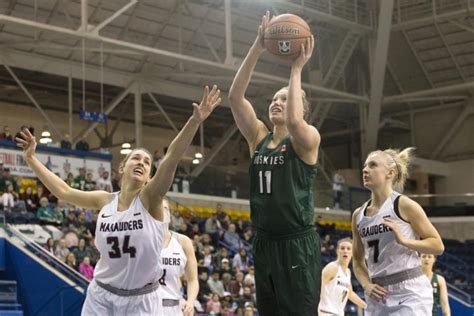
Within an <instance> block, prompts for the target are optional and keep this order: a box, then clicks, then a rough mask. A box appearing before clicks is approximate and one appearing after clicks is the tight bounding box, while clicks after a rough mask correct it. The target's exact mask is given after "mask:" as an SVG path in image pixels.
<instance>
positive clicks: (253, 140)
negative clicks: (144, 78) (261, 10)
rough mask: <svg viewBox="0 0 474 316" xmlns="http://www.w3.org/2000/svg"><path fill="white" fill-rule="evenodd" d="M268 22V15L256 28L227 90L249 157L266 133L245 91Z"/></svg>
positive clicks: (261, 50)
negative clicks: (253, 36) (246, 51)
mask: <svg viewBox="0 0 474 316" xmlns="http://www.w3.org/2000/svg"><path fill="white" fill-rule="evenodd" d="M269 21H270V13H269V12H268V11H267V13H266V14H265V15H264V16H263V18H262V24H260V26H259V28H258V36H257V38H256V39H255V42H254V43H253V45H252V47H251V48H250V50H249V52H248V53H247V56H246V57H245V59H244V61H243V62H242V65H241V66H240V68H239V70H238V71H237V74H236V75H235V78H234V81H233V82H232V86H231V87H230V90H229V104H230V109H231V110H232V115H233V116H234V119H235V122H236V124H237V127H238V128H239V130H240V132H241V133H242V135H243V136H244V137H245V139H246V140H247V143H248V144H249V147H250V155H252V154H253V151H254V149H255V147H256V146H257V144H258V143H259V142H260V141H261V140H262V139H263V138H264V137H265V135H266V133H267V132H268V130H267V128H266V126H265V124H263V122H262V121H260V120H259V119H257V115H256V114H255V111H254V109H253V106H252V104H251V103H250V102H249V100H247V99H246V98H245V91H246V90H247V87H248V85H249V82H250V78H251V77H252V73H253V70H254V68H255V65H256V64H257V61H258V58H259V57H260V55H261V54H262V53H263V52H264V50H265V48H264V46H263V34H264V32H265V28H266V27H267V25H268V22H269Z"/></svg>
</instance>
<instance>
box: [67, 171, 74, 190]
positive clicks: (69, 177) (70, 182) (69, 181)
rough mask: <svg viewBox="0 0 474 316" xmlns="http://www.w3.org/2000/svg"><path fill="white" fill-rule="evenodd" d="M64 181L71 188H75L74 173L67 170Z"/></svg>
mask: <svg viewBox="0 0 474 316" xmlns="http://www.w3.org/2000/svg"><path fill="white" fill-rule="evenodd" d="M64 182H66V183H67V184H68V185H69V186H70V187H71V188H75V185H74V175H73V174H72V172H69V173H68V174H67V177H66V179H65V180H64Z"/></svg>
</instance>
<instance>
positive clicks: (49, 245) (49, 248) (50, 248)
mask: <svg viewBox="0 0 474 316" xmlns="http://www.w3.org/2000/svg"><path fill="white" fill-rule="evenodd" d="M44 249H45V250H46V251H48V252H49V253H51V254H52V255H53V256H54V239H53V238H51V237H49V238H48V240H47V241H46V244H45V245H44Z"/></svg>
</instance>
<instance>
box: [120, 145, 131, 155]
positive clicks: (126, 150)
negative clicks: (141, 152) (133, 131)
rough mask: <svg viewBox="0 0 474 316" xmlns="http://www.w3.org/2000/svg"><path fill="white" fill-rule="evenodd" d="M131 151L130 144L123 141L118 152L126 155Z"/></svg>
mask: <svg viewBox="0 0 474 316" xmlns="http://www.w3.org/2000/svg"><path fill="white" fill-rule="evenodd" d="M131 152H132V146H131V145H130V143H123V144H122V149H120V154H122V155H128V154H129V153H131Z"/></svg>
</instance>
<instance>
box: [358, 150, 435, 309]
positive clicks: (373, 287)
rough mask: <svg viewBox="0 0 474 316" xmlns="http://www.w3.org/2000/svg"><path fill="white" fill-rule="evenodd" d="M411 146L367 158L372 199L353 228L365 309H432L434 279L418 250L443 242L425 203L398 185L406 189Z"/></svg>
mask: <svg viewBox="0 0 474 316" xmlns="http://www.w3.org/2000/svg"><path fill="white" fill-rule="evenodd" d="M411 151H412V148H407V149H405V150H403V151H402V152H399V151H396V150H392V149H387V150H384V151H380V150H378V151H374V152H372V153H370V154H369V156H368V157H367V159H366V161H365V164H364V169H363V182H364V186H365V187H366V188H368V189H369V190H370V191H371V199H370V200H369V201H368V202H366V203H364V205H362V206H361V207H360V208H358V209H357V210H356V211H355V212H354V214H353V217H352V233H353V237H354V244H353V248H354V249H353V255H354V273H355V275H356V277H357V279H358V280H359V282H360V284H361V285H362V287H363V288H364V291H365V294H366V300H367V304H368V307H367V310H366V315H376V316H378V315H400V316H412V315H413V316H414V315H417V316H429V315H431V309H432V307H433V295H432V290H431V285H430V282H429V280H428V279H427V278H426V276H424V275H423V273H422V272H421V268H420V260H419V259H418V254H417V252H423V253H430V254H441V253H443V251H444V245H443V242H442V240H441V237H440V236H439V234H438V232H437V231H436V229H435V228H434V226H433V225H432V224H431V222H430V221H429V220H428V217H427V216H426V214H425V212H424V211H423V208H421V206H420V205H419V204H418V203H416V202H415V201H413V200H411V199H410V198H408V197H406V196H404V195H400V194H399V193H398V192H396V191H394V188H395V189H396V190H397V191H400V192H402V191H403V187H404V184H405V181H406V178H407V176H408V164H409V161H410V155H411Z"/></svg>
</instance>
